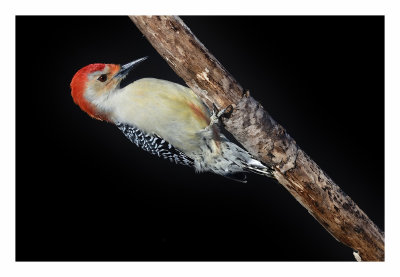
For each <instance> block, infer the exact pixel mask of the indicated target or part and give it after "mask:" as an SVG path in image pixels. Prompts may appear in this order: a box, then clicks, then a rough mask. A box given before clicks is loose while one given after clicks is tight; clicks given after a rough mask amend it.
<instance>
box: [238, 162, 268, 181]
mask: <svg viewBox="0 0 400 277" xmlns="http://www.w3.org/2000/svg"><path fill="white" fill-rule="evenodd" d="M244 168H245V169H246V170H247V171H249V172H253V173H256V174H259V175H263V176H267V177H270V178H274V175H273V170H272V169H271V168H269V167H267V166H265V165H264V164H262V163H261V162H260V161H257V160H255V159H250V160H248V161H247V163H246V164H245V165H244Z"/></svg>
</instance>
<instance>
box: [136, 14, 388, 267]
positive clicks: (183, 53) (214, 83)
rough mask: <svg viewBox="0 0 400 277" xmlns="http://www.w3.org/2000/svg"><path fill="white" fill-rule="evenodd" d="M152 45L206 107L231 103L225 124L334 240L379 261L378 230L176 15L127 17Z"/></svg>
mask: <svg viewBox="0 0 400 277" xmlns="http://www.w3.org/2000/svg"><path fill="white" fill-rule="evenodd" d="M130 19H131V20H132V21H133V22H134V23H135V24H136V26H137V27H138V28H139V30H140V31H141V32H142V33H143V34H144V35H145V37H146V38H147V39H148V40H149V42H150V43H151V44H152V46H153V47H154V48H155V49H156V50H157V51H158V53H160V55H161V56H162V57H163V58H164V59H165V60H166V61H167V62H168V64H169V65H170V66H171V68H172V69H173V70H174V71H175V73H176V74H178V75H179V76H180V77H181V78H182V79H183V80H184V81H185V82H186V83H187V85H188V86H189V87H190V88H191V89H192V90H193V91H194V92H195V93H196V94H197V95H198V96H199V97H201V98H202V100H203V101H204V102H205V103H206V104H207V105H208V107H209V108H212V104H215V105H216V106H217V107H218V108H219V109H222V108H225V107H228V106H229V105H232V104H233V106H234V109H233V111H232V113H231V115H230V116H229V117H228V118H227V119H224V120H223V123H224V126H225V128H226V129H227V130H228V131H229V132H230V133H231V134H232V135H233V136H234V137H235V138H236V139H237V140H238V141H239V142H240V143H241V144H242V145H243V146H244V147H245V148H246V150H247V151H249V152H250V153H251V154H252V155H253V156H254V157H256V158H257V159H259V160H261V161H262V162H264V163H265V164H267V165H269V166H270V167H271V168H273V169H274V176H275V178H276V179H277V180H278V182H279V183H280V184H282V185H283V186H284V187H285V188H286V189H287V190H288V191H289V192H290V193H291V194H292V195H293V196H294V197H295V198H296V200H297V201H298V202H300V204H301V205H302V206H303V207H305V208H306V209H307V210H308V212H309V213H310V214H311V215H312V216H313V217H314V218H315V219H316V220H317V221H318V222H319V223H320V224H321V225H322V226H323V227H324V228H325V229H326V230H327V231H328V232H329V233H330V234H331V235H332V236H334V237H335V238H336V239H337V240H338V241H340V242H342V243H343V244H345V245H347V246H349V247H351V248H352V249H354V251H355V252H358V255H359V256H360V257H361V259H362V260H363V261H383V260H384V247H385V246H384V234H383V232H382V231H381V230H380V229H379V228H378V227H377V226H376V225H375V224H374V223H373V222H372V221H371V220H370V219H369V218H368V216H367V215H366V214H365V213H364V212H363V211H362V210H361V209H360V208H359V207H358V206H357V204H356V203H354V202H353V200H351V198H350V197H349V196H348V195H346V193H345V192H343V191H342V190H341V189H340V187H339V186H338V185H336V184H335V183H334V182H333V181H332V180H331V179H330V178H329V177H328V176H327V174H325V173H324V172H323V171H322V170H321V169H320V168H319V166H318V165H317V164H316V163H315V162H314V161H313V160H311V158H310V157H309V156H308V155H307V154H306V153H304V151H302V150H301V149H300V148H299V147H298V146H297V144H296V142H295V141H294V139H292V138H291V137H290V136H289V134H287V132H286V130H285V129H284V128H283V127H282V126H281V125H279V124H278V123H277V122H276V121H275V120H274V119H272V117H271V116H270V115H269V114H268V113H267V112H266V111H265V110H264V108H263V107H262V106H261V104H260V103H258V102H257V101H256V100H255V99H254V98H252V97H251V96H249V94H246V93H244V91H243V88H242V87H241V86H240V84H238V82H237V81H236V80H235V79H234V78H233V77H232V76H231V75H230V74H229V73H228V72H227V70H226V69H225V68H224V67H223V66H222V65H221V64H220V63H219V62H218V60H217V59H216V58H215V57H214V56H213V55H212V54H211V53H210V52H209V51H208V50H207V49H206V48H205V47H204V45H203V44H202V43H201V42H200V41H199V40H198V39H197V38H196V37H195V35H194V34H193V33H192V32H191V31H190V29H189V28H188V27H187V26H186V25H185V23H184V22H183V21H182V20H181V19H180V18H179V17H177V16H130Z"/></svg>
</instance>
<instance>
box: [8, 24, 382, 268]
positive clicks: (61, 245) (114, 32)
mask: <svg viewBox="0 0 400 277" xmlns="http://www.w3.org/2000/svg"><path fill="white" fill-rule="evenodd" d="M182 18H183V20H184V21H185V23H186V24H187V25H188V26H189V28H191V30H192V31H193V32H194V33H195V34H196V35H197V37H198V38H199V39H200V41H201V42H202V43H203V44H204V45H205V46H206V47H207V48H208V49H209V50H210V51H211V52H212V53H213V54H214V55H215V57H216V58H217V59H218V60H219V61H220V62H221V63H222V64H223V65H224V66H225V68H227V69H228V71H229V72H230V73H231V74H232V75H233V76H235V78H236V79H237V80H238V81H239V83H240V84H241V85H242V86H243V87H244V88H246V89H249V90H250V91H251V93H252V95H253V96H254V97H255V98H256V99H257V100H259V101H260V102H261V103H262V105H263V106H264V107H265V108H266V110H267V111H269V112H270V114H271V115H272V116H273V117H274V118H275V119H276V120H277V121H278V122H279V123H281V124H282V125H283V126H284V127H285V128H286V129H287V131H288V132H289V134H291V136H292V137H294V138H295V139H296V141H297V143H298V144H299V145H300V147H302V148H303V149H304V150H305V151H306V152H307V153H308V154H309V155H310V156H311V157H312V158H313V159H314V160H315V161H316V162H317V163H318V164H319V165H320V166H321V168H322V169H324V170H325V171H326V172H327V173H328V174H329V175H330V177H332V178H333V180H335V181H336V182H337V184H339V185H340V186H341V188H342V189H343V190H344V191H345V192H346V193H347V194H349V195H350V196H351V197H352V199H353V200H354V201H355V202H356V203H357V204H358V205H359V206H360V207H361V209H363V210H364V211H365V212H366V213H367V214H368V215H369V217H370V218H371V219H372V220H373V221H374V222H375V223H376V224H377V225H378V226H379V227H380V228H382V229H383V227H384V151H383V150H384V143H383V142H384V113H383V109H384V17H186V16H185V17H182ZM16 26H17V29H16V30H17V32H16V37H17V38H16V47H17V48H16V50H17V56H16V66H17V68H16V77H17V79H16V87H17V93H16V101H17V107H16V111H17V112H16V117H17V126H16V128H17V149H16V157H17V165H16V169H17V171H16V174H17V176H16V180H17V184H16V195H17V196H16V259H17V260H19V261H39V260H41V261H53V260H57V261H117V260H118V261H128V260H129V261H132V260H134V261H158V260H162V261H170V260H178V261H186V260H196V261H247V260H253V261H273V260H276V261H292V260H295V261H306V260H313V261H315V260H336V261H342V260H354V258H353V255H352V250H351V249H350V248H348V247H346V246H344V245H342V244H340V243H338V242H337V241H336V240H335V239H334V238H333V237H332V236H331V235H330V234H329V233H328V232H327V231H325V229H324V228H323V227H322V226H320V225H319V223H318V222H317V221H315V220H314V218H313V217H312V216H310V215H309V214H308V213H307V211H306V210H305V209H304V208H303V207H302V206H301V205H300V204H299V203H298V202H297V201H296V200H295V199H294V198H293V197H292V196H291V195H290V194H289V193H288V192H287V191H286V190H285V189H284V188H283V187H282V186H281V185H279V184H277V183H274V182H273V181H270V180H267V179H265V178H263V177H260V176H256V175H249V176H248V183H247V184H241V183H237V182H234V181H231V180H228V179H225V178H223V177H220V176H217V175H213V174H208V173H204V174H195V173H194V171H193V170H192V169H190V168H186V167H183V166H177V165H173V164H171V163H169V162H167V161H165V160H161V159H158V158H156V157H153V156H151V155H149V154H147V153H146V152H144V151H142V150H140V149H138V148H136V146H134V145H133V144H131V143H130V142H129V141H128V140H127V139H126V138H125V137H124V136H123V135H122V133H120V131H119V130H118V129H117V128H116V127H115V126H113V125H111V124H107V123H104V122H100V121H96V120H93V119H91V118H90V117H89V116H87V115H86V114H85V113H84V112H82V111H81V110H80V109H79V108H78V107H77V106H76V105H75V104H74V103H73V101H72V98H71V95H70V88H69V83H70V81H71V78H72V77H73V75H74V73H75V72H76V71H77V70H78V69H79V68H81V67H83V66H85V65H87V64H90V63H95V62H101V63H103V62H104V63H118V64H124V63H127V62H130V61H132V60H134V59H137V58H140V57H143V56H149V59H148V60H147V61H146V62H145V63H144V64H142V65H141V66H140V67H138V68H137V69H136V70H135V71H134V72H131V73H130V75H129V77H128V79H127V81H124V82H125V84H127V83H129V82H132V81H134V80H136V79H139V78H142V77H156V78H160V79H167V80H171V81H175V82H178V83H181V84H183V81H182V80H181V79H180V78H179V77H178V76H176V75H175V73H174V72H173V71H172V69H170V68H169V66H168V65H167V63H166V62H164V60H163V59H162V58H161V57H160V56H159V55H158V54H157V53H156V51H155V50H154V49H153V48H152V47H151V45H150V44H149V43H148V42H147V41H146V39H145V38H144V37H143V36H142V34H141V33H140V32H139V31H138V30H137V28H136V27H135V25H134V24H133V23H132V22H131V21H130V20H129V18H127V17H21V16H18V17H17V18H16ZM149 116H151V115H149Z"/></svg>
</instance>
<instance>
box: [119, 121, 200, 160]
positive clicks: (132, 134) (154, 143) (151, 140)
mask: <svg viewBox="0 0 400 277" xmlns="http://www.w3.org/2000/svg"><path fill="white" fill-rule="evenodd" d="M116 125H117V127H118V129H120V130H121V131H122V133H124V135H125V136H126V137H127V138H128V139H129V140H130V141H131V142H133V143H134V144H136V146H138V147H140V148H142V149H143V150H145V151H147V152H149V153H151V154H152V155H157V156H159V157H161V158H164V159H168V160H169V161H171V162H175V163H176V164H182V165H187V166H193V165H194V162H193V160H192V159H191V158H189V157H188V156H186V155H185V154H184V153H182V152H181V151H179V150H178V149H176V148H175V147H174V146H172V145H171V144H170V143H168V142H167V141H165V140H163V139H162V138H160V137H159V136H157V135H149V134H146V133H144V132H143V131H141V130H140V129H138V128H136V127H134V126H131V125H128V124H122V123H117V124H116Z"/></svg>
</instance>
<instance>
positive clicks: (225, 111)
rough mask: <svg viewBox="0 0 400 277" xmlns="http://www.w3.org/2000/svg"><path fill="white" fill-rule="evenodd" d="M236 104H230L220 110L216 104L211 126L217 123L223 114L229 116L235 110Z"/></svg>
mask: <svg viewBox="0 0 400 277" xmlns="http://www.w3.org/2000/svg"><path fill="white" fill-rule="evenodd" d="M235 106H236V105H235V104H230V105H229V106H227V107H226V108H224V109H222V110H220V111H218V108H217V107H216V106H215V105H214V110H213V113H212V114H211V117H210V126H212V125H214V124H217V123H218V122H219V120H220V118H221V117H222V116H229V115H230V114H231V113H232V112H233V109H234V108H235Z"/></svg>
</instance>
